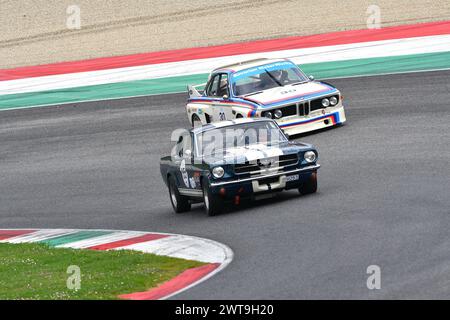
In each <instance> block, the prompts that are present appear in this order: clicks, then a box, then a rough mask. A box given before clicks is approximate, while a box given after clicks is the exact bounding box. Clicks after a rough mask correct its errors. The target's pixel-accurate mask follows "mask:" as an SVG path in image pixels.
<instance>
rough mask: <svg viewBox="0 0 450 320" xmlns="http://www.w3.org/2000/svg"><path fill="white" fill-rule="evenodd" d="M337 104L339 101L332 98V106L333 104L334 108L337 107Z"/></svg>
mask: <svg viewBox="0 0 450 320" xmlns="http://www.w3.org/2000/svg"><path fill="white" fill-rule="evenodd" d="M337 103H338V99H337V98H336V97H331V98H330V104H331V105H332V106H335V105H337Z"/></svg>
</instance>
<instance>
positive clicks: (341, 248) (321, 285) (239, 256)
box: [0, 71, 450, 299]
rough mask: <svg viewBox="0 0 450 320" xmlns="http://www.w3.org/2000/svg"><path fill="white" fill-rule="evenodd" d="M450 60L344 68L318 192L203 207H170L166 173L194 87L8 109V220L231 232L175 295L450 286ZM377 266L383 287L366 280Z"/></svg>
mask: <svg viewBox="0 0 450 320" xmlns="http://www.w3.org/2000/svg"><path fill="white" fill-rule="evenodd" d="M449 80H450V71H440V72H428V73H411V74H403V75H391V76H376V77H362V78H351V79H337V80H331V81H330V82H331V83H332V84H334V85H336V86H337V87H338V88H339V89H341V90H342V92H343V94H344V96H345V101H346V106H347V109H346V111H347V117H348V122H347V124H346V125H345V126H342V127H339V128H336V129H333V130H327V131H322V132H319V133H317V134H313V135H308V136H304V137H301V138H300V139H301V140H303V141H306V142H310V143H313V144H315V145H316V146H317V147H318V148H319V152H320V163H321V165H322V168H321V169H320V172H319V192H318V193H317V194H315V195H311V196H304V197H300V196H298V194H297V193H296V192H295V191H291V192H286V193H283V194H282V195H280V196H279V197H278V198H277V199H275V200H266V201H262V202H258V203H253V204H247V205H244V207H242V208H241V209H234V208H230V209H229V210H228V211H227V212H225V213H224V214H222V215H220V216H217V217H207V216H206V215H205V214H204V212H203V210H202V209H203V208H202V206H201V205H197V206H195V207H194V209H193V210H192V212H189V213H186V214H182V215H176V214H174V213H173V212H172V208H171V206H170V202H169V198H168V193H167V190H166V188H165V186H164V184H163V182H162V179H161V177H160V173H159V158H160V156H161V155H162V154H164V153H167V152H169V150H170V146H171V143H170V134H171V132H172V130H174V129H176V128H180V127H186V126H187V125H188V122H187V117H186V114H185V110H184V102H185V100H186V94H177V95H165V96H154V97H146V98H132V99H124V100H115V101H104V102H92V103H84V104H77V105H66V106H62V107H47V108H40V109H28V110H16V111H5V112H1V113H0V136H1V139H0V227H1V228H8V227H11V228H17V227H20V228H23V227H34V228H59V227H64V228H106V229H129V230H143V231H146V230H149V231H159V232H171V233H182V234H188V235H196V236H200V237H206V238H210V239H214V240H217V241H219V242H222V243H225V244H227V245H229V246H230V247H231V248H232V249H233V250H234V253H235V258H234V261H233V262H232V263H231V265H230V266H229V267H228V268H226V269H225V270H224V271H223V272H222V273H220V274H218V275H216V276H215V277H213V278H211V279H209V280H208V281H206V282H204V283H202V284H201V285H199V286H197V287H194V288H192V289H190V290H188V291H186V292H184V293H182V294H180V295H178V296H176V297H175V298H187V299H300V298H307V299H308V298H332V299H335V298H337V299H343V298H356V299H358V298H447V299H449V298H450V249H449V248H450V145H449V143H450V125H449V124H450V81H449ZM374 264H375V265H378V266H380V267H381V272H382V288H381V290H373V291H372V290H368V289H367V287H366V279H367V277H368V275H367V274H366V268H367V267H368V266H369V265H374Z"/></svg>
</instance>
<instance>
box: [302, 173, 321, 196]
mask: <svg viewBox="0 0 450 320" xmlns="http://www.w3.org/2000/svg"><path fill="white" fill-rule="evenodd" d="M298 191H300V193H301V194H311V193H315V192H316V191H317V172H313V173H312V174H311V176H310V177H309V179H308V180H306V181H305V182H304V183H303V184H302V186H301V187H300V188H298Z"/></svg>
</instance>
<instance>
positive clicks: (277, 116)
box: [273, 109, 283, 119]
mask: <svg viewBox="0 0 450 320" xmlns="http://www.w3.org/2000/svg"><path fill="white" fill-rule="evenodd" d="M273 115H274V116H275V119H280V118H281V117H282V116H283V112H282V111H281V110H280V109H277V110H275V111H274V112H273Z"/></svg>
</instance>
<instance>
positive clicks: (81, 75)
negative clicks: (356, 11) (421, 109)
mask: <svg viewBox="0 0 450 320" xmlns="http://www.w3.org/2000/svg"><path fill="white" fill-rule="evenodd" d="M448 51H450V35H438V36H428V37H416V38H405V39H396V40H384V41H372V42H362V43H352V44H345V45H336V46H324V47H314V48H304V49H291V50H282V51H271V52H262V53H254V54H243V55H234V56H226V57H218V58H208V59H197V60H188V61H180V62H170V63H162V64H154V65H144V66H137V67H127V68H116V69H109V70H99V71H89V72H78V73H70V74H63V75H52V76H44V77H34V78H26V79H18V80H8V81H1V82H0V95H5V94H14V93H25V92H38V91H46V90H56V89H64V88H74V87H80V86H92V85H100V84H106V83H118V82H127V81H135V80H145V79H157V78H165V77H173V76H183V75H191V74H203V73H209V72H210V71H211V70H213V69H214V68H217V67H219V66H221V65H225V64H230V63H236V62H239V61H243V60H248V59H254V58H261V57H266V58H290V59H291V60H293V61H294V62H295V63H297V64H309V63H317V62H329V61H342V60H350V59H361V58H375V57H392V56H401V55H412V54H421V53H434V52H448Z"/></svg>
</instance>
